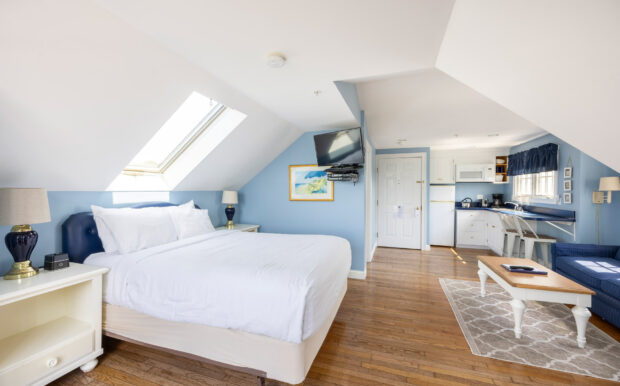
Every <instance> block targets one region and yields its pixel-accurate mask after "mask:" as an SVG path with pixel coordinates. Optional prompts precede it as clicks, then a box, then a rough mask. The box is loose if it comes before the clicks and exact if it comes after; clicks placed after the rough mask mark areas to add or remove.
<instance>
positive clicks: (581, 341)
mask: <svg viewBox="0 0 620 386" xmlns="http://www.w3.org/2000/svg"><path fill="white" fill-rule="evenodd" d="M571 311H573V316H574V317H575V323H576V324H577V345H579V347H581V348H584V347H586V326H587V325H588V320H589V319H590V316H592V314H591V313H590V311H589V310H588V309H587V308H586V307H581V306H575V307H573V309H572V310H571Z"/></svg>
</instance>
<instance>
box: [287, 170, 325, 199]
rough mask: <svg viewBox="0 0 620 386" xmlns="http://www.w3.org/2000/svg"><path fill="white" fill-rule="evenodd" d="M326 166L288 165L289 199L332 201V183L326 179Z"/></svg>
mask: <svg viewBox="0 0 620 386" xmlns="http://www.w3.org/2000/svg"><path fill="white" fill-rule="evenodd" d="M325 169H327V168H326V167H322V166H321V167H319V166H316V165H291V166H289V199H290V200H291V201H333V200H334V183H333V182H332V181H328V180H327V172H326V171H325Z"/></svg>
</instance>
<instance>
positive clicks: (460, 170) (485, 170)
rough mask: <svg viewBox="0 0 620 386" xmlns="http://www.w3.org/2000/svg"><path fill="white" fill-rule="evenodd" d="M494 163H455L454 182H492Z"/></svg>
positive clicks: (493, 178)
mask: <svg viewBox="0 0 620 386" xmlns="http://www.w3.org/2000/svg"><path fill="white" fill-rule="evenodd" d="M494 181H495V165H493V164H462V165H456V182H494Z"/></svg>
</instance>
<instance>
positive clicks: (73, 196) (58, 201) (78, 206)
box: [0, 191, 226, 275]
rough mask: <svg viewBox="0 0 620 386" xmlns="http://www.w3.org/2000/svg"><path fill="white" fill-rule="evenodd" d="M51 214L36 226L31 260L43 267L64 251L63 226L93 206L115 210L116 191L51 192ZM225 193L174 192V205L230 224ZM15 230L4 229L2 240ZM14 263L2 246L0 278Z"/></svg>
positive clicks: (218, 222)
mask: <svg viewBox="0 0 620 386" xmlns="http://www.w3.org/2000/svg"><path fill="white" fill-rule="evenodd" d="M48 198H49V204H50V214H51V218H52V221H51V222H49V223H44V224H33V225H32V228H33V229H34V230H36V231H37V233H38V234H39V241H38V242H37V246H36V247H35V249H34V251H33V253H32V256H31V260H32V263H33V264H34V265H35V266H41V265H43V258H44V256H45V255H47V254H49V253H54V252H60V251H61V250H62V243H61V225H62V223H63V222H64V221H65V220H66V219H67V217H69V216H70V215H72V214H73V213H77V212H85V211H90V205H99V206H103V207H108V208H109V207H113V206H115V205H114V204H113V203H112V192H48ZM221 199H222V192H205V191H185V192H174V191H173V192H170V202H173V203H177V204H181V203H184V202H187V201H189V200H194V202H195V203H196V204H197V205H198V206H200V207H201V208H203V209H208V210H209V216H210V217H211V221H212V222H213V225H215V226H218V225H222V224H224V223H225V222H226V216H225V215H224V206H223V205H222V204H221V203H220V202H221ZM10 229H11V227H8V226H3V227H0V234H1V235H2V237H4V235H5V234H6V233H8V232H9V231H10ZM12 264H13V257H12V256H11V254H10V253H9V251H8V250H7V249H6V248H5V247H4V246H2V247H0V275H3V274H4V273H5V272H6V271H8V270H9V268H10V267H11V265H12Z"/></svg>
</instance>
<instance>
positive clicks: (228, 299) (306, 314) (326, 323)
mask: <svg viewBox="0 0 620 386" xmlns="http://www.w3.org/2000/svg"><path fill="white" fill-rule="evenodd" d="M85 263H86V264H93V265H98V266H104V267H108V268H110V272H109V273H108V274H107V276H106V277H105V279H104V283H105V284H104V301H105V304H104V331H105V333H106V334H108V335H111V336H115V337H119V338H122V339H125V340H130V341H136V342H139V343H142V344H147V345H153V346H157V347H162V348H166V349H169V350H173V351H175V352H179V353H182V354H186V355H189V356H197V357H200V358H204V359H208V360H210V361H215V362H218V363H222V364H227V365H230V366H233V367H235V368H239V369H242V370H244V371H248V372H250V373H253V374H256V375H259V376H266V377H268V378H272V379H276V380H280V381H284V382H288V383H293V384H295V383H300V382H302V381H303V380H304V378H305V376H306V374H307V372H308V370H309V368H310V365H311V364H312V361H313V360H314V357H315V356H316V353H317V352H318V350H319V348H320V346H321V344H322V342H323V340H324V338H325V336H326V335H327V332H328V330H329V327H330V326H331V323H332V321H333V319H334V317H335V315H336V312H337V310H338V308H339V306H340V302H341V301H342V298H343V297H344V294H345V292H346V283H347V275H348V272H349V269H350V266H351V249H350V245H349V243H348V241H346V240H344V239H342V238H339V237H334V236H317V235H281V234H269V233H249V232H239V231H217V232H211V233H208V234H205V235H200V236H195V237H191V238H187V239H183V240H178V241H174V242H171V243H167V244H164V245H160V246H156V247H151V248H147V249H143V250H140V251H137V252H133V253H129V254H124V255H123V254H106V253H103V252H102V253H95V254H92V255H91V256H89V257H88V258H87V259H86V260H85Z"/></svg>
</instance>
